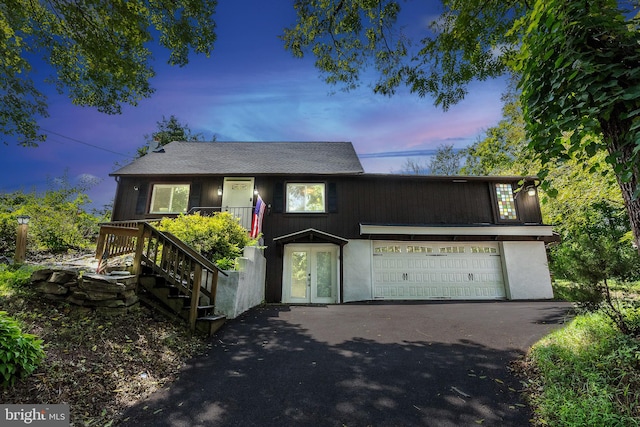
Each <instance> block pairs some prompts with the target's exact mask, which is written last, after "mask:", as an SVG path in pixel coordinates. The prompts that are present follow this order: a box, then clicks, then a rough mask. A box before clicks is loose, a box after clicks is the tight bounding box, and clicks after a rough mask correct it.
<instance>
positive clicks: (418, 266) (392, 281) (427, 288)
mask: <svg viewBox="0 0 640 427" xmlns="http://www.w3.org/2000/svg"><path fill="white" fill-rule="evenodd" d="M373 296H374V298H376V299H390V300H393V299H397V300H407V299H417V300H420V299H440V298H445V299H502V298H505V297H506V294H505V289H504V282H503V276H502V262H501V257H500V247H499V245H498V244H497V243H493V242H479V243H456V242H446V243H438V242H389V241H374V242H373Z"/></svg>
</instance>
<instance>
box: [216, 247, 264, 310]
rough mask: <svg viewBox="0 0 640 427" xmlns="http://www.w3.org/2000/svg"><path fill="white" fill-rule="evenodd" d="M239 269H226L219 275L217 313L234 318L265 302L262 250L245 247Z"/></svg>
mask: <svg viewBox="0 0 640 427" xmlns="http://www.w3.org/2000/svg"><path fill="white" fill-rule="evenodd" d="M239 264H240V265H239V269H238V270H237V271H225V273H227V274H228V276H225V275H223V274H219V275H218V291H217V293H216V313H220V314H225V315H226V316H227V318H228V319H234V318H236V317H238V316H239V315H241V314H242V313H244V312H245V311H247V310H249V309H250V308H251V307H255V306H257V305H260V304H262V303H263V302H264V286H265V274H266V266H267V263H266V260H265V258H264V256H263V255H262V250H261V249H259V248H257V247H255V246H250V247H246V248H244V253H243V257H241V258H240V259H239Z"/></svg>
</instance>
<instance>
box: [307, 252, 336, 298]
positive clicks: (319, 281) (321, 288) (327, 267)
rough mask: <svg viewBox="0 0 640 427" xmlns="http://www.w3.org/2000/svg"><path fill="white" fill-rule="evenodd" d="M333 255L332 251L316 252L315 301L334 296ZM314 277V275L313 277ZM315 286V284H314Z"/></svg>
mask: <svg viewBox="0 0 640 427" xmlns="http://www.w3.org/2000/svg"><path fill="white" fill-rule="evenodd" d="M332 267H333V253H332V252H331V251H316V252H315V279H316V280H315V286H314V288H315V289H314V293H313V296H314V299H321V298H331V297H332V296H333V268H332ZM312 276H313V275H312ZM312 284H313V283H312Z"/></svg>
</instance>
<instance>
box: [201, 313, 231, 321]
mask: <svg viewBox="0 0 640 427" xmlns="http://www.w3.org/2000/svg"><path fill="white" fill-rule="evenodd" d="M226 318H227V316H225V315H224V314H214V315H211V316H202V317H198V318H197V319H196V320H201V321H206V322H215V321H216V320H223V319H226Z"/></svg>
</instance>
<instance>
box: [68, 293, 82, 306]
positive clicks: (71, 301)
mask: <svg viewBox="0 0 640 427" xmlns="http://www.w3.org/2000/svg"><path fill="white" fill-rule="evenodd" d="M76 294H77V292H74V293H73V295H71V296H70V297H68V298H67V302H68V303H69V304H73V305H78V306H83V305H84V303H85V301H86V300H85V299H84V298H78V297H77V296H76Z"/></svg>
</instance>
